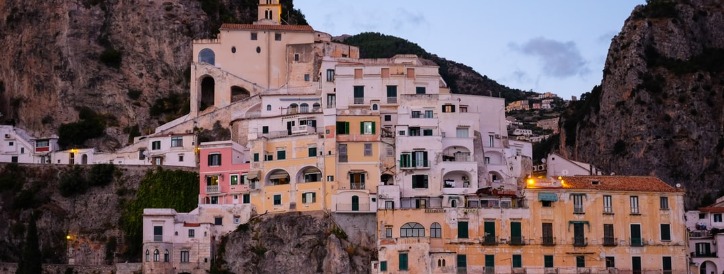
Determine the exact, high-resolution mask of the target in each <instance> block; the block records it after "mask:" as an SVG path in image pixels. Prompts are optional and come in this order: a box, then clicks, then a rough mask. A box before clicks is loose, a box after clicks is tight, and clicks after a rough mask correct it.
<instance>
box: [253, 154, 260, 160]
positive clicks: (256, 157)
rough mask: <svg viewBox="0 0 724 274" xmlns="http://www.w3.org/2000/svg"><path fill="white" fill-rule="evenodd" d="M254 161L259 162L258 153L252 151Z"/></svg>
mask: <svg viewBox="0 0 724 274" xmlns="http://www.w3.org/2000/svg"><path fill="white" fill-rule="evenodd" d="M254 162H259V153H254Z"/></svg>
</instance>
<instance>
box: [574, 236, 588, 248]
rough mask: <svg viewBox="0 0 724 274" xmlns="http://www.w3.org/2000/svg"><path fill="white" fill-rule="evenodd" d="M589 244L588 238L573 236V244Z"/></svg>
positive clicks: (580, 245)
mask: <svg viewBox="0 0 724 274" xmlns="http://www.w3.org/2000/svg"><path fill="white" fill-rule="evenodd" d="M587 245H588V238H585V237H573V246H577V247H582V246H587Z"/></svg>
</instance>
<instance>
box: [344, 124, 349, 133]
mask: <svg viewBox="0 0 724 274" xmlns="http://www.w3.org/2000/svg"><path fill="white" fill-rule="evenodd" d="M344 134H349V122H344Z"/></svg>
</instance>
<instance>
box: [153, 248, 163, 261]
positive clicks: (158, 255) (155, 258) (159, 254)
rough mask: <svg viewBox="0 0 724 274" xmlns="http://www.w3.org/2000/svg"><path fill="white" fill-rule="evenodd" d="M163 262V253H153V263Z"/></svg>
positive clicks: (155, 251) (156, 251)
mask: <svg viewBox="0 0 724 274" xmlns="http://www.w3.org/2000/svg"><path fill="white" fill-rule="evenodd" d="M160 260H161V253H160V252H158V249H156V250H154V251H153V261H154V262H158V261H160Z"/></svg>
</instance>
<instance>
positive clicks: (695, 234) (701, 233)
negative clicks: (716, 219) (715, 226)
mask: <svg viewBox="0 0 724 274" xmlns="http://www.w3.org/2000/svg"><path fill="white" fill-rule="evenodd" d="M689 237H690V238H709V237H711V232H710V231H708V230H695V231H689Z"/></svg>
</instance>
